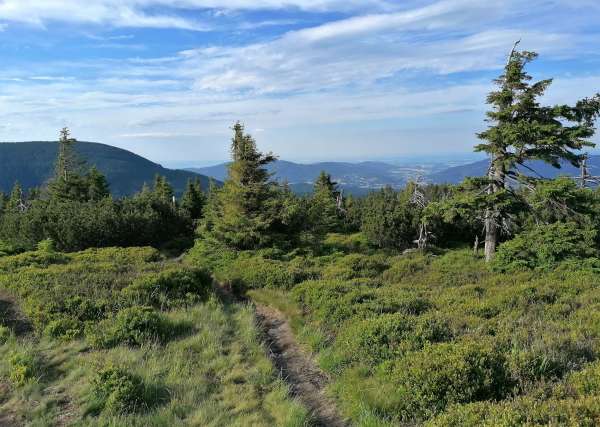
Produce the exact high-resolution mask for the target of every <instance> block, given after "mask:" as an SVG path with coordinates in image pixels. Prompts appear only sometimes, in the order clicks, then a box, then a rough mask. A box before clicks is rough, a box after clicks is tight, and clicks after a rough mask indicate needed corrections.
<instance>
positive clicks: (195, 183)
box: [181, 178, 206, 219]
mask: <svg viewBox="0 0 600 427" xmlns="http://www.w3.org/2000/svg"><path fill="white" fill-rule="evenodd" d="M205 203H206V197H205V196H204V193H203V192H202V187H201V185H200V180H199V179H197V178H196V179H195V180H191V179H189V180H188V182H187V186H186V189H185V192H184V193H183V196H182V197H181V209H183V210H184V211H185V212H186V213H187V214H188V215H189V217H190V218H192V219H199V218H201V217H202V211H203V210H204V205H205Z"/></svg>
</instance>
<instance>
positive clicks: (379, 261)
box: [323, 254, 389, 280]
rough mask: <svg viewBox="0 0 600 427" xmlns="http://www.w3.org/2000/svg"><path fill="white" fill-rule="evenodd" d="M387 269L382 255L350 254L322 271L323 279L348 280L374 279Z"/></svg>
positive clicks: (385, 260)
mask: <svg viewBox="0 0 600 427" xmlns="http://www.w3.org/2000/svg"><path fill="white" fill-rule="evenodd" d="M388 267H389V265H388V263H387V259H386V257H385V256H384V255H361V254H351V255H346V256H344V257H342V258H339V259H337V260H336V261H335V262H334V263H332V264H330V265H328V266H327V267H325V268H324V269H323V278H324V279H340V280H350V279H356V278H359V277H366V278H374V277H377V276H379V275H380V274H381V273H382V272H383V271H385V270H386V269H387V268H388Z"/></svg>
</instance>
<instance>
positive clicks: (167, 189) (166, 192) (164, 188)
mask: <svg viewBox="0 0 600 427" xmlns="http://www.w3.org/2000/svg"><path fill="white" fill-rule="evenodd" d="M153 194H154V197H155V198H156V200H157V201H159V202H161V203H164V204H165V205H166V204H172V203H173V194H174V193H173V187H172V186H171V184H169V182H168V181H167V179H166V178H165V177H164V176H161V175H156V176H155V177H154V190H153Z"/></svg>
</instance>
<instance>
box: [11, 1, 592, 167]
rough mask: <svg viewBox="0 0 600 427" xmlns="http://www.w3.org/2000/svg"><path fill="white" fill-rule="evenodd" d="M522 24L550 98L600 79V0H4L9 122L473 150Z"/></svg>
mask: <svg viewBox="0 0 600 427" xmlns="http://www.w3.org/2000/svg"><path fill="white" fill-rule="evenodd" d="M519 38H520V39H521V40H522V42H521V47H522V48H524V49H528V50H535V51H537V52H539V53H540V58H539V59H538V60H537V61H536V62H535V63H534V64H532V65H531V67H530V72H531V73H532V74H533V75H534V77H535V78H547V77H554V78H555V83H554V84H553V86H552V87H551V89H550V90H549V91H548V94H547V96H546V99H545V101H546V102H549V103H571V102H574V101H576V100H577V99H579V98H582V97H585V96H590V95H592V94H594V93H595V92H598V91H600V50H599V49H598V46H599V45H600V1H598V0H528V1H522V0H494V1H487V0H486V1H484V0H441V1H417V0H407V1H401V0H86V1H85V2H82V1H80V0H0V55H1V58H2V60H1V62H0V140H3V141H19V140H48V139H53V138H55V137H56V136H57V133H58V129H59V128H61V127H63V126H69V127H71V128H72V131H73V134H74V136H75V137H77V138H78V139H81V140H91V141H98V142H104V143H108V144H111V145H116V146H119V147H122V148H126V149H129V150H132V151H134V152H136V153H138V154H141V155H144V156H146V157H148V158H150V159H152V160H154V161H158V162H161V163H163V164H167V165H183V164H186V165H193V164H205V163H207V162H212V161H218V160H224V159H226V158H227V156H228V148H229V147H228V145H229V137H230V132H229V127H230V126H231V124H232V123H233V122H234V121H236V120H241V121H243V122H244V123H245V124H246V127H247V129H248V131H249V132H251V133H252V134H253V135H254V136H255V138H256V139H257V141H258V144H259V147H260V148H261V149H263V150H265V151H268V150H272V151H274V152H275V153H276V154H278V155H280V156H281V157H282V158H285V159H289V160H304V161H309V160H357V159H367V158H369V159H371V158H384V157H402V156H411V155H427V154H436V155H439V154H444V153H458V154H461V153H468V152H470V151H471V147H472V146H473V145H474V143H475V142H476V137H475V133H476V132H478V131H480V130H482V129H483V128H484V127H485V123H484V121H483V119H484V113H485V109H486V106H485V102H484V101H485V96H486V93H487V92H489V91H490V90H491V89H492V88H493V85H492V83H491V80H492V79H493V78H494V77H495V76H497V75H498V74H499V72H500V70H501V68H502V65H503V63H504V62H505V61H506V55H507V54H508V51H509V50H510V48H511V46H512V44H513V42H514V41H515V40H516V39H519ZM596 141H598V142H600V139H598V138H596Z"/></svg>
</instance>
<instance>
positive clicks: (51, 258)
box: [0, 251, 69, 272]
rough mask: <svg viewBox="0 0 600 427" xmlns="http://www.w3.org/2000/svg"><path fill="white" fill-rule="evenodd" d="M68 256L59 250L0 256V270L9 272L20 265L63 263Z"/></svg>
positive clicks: (67, 259)
mask: <svg viewBox="0 0 600 427" xmlns="http://www.w3.org/2000/svg"><path fill="white" fill-rule="evenodd" d="M68 261H69V256H67V255H65V254H61V253H59V252H46V251H32V252H23V253H20V254H18V255H13V256H7V257H2V258H0V271H5V272H11V271H14V270H17V269H19V268H22V267H30V266H34V267H42V268H44V267H48V266H49V265H52V264H65V263H67V262H68Z"/></svg>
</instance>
